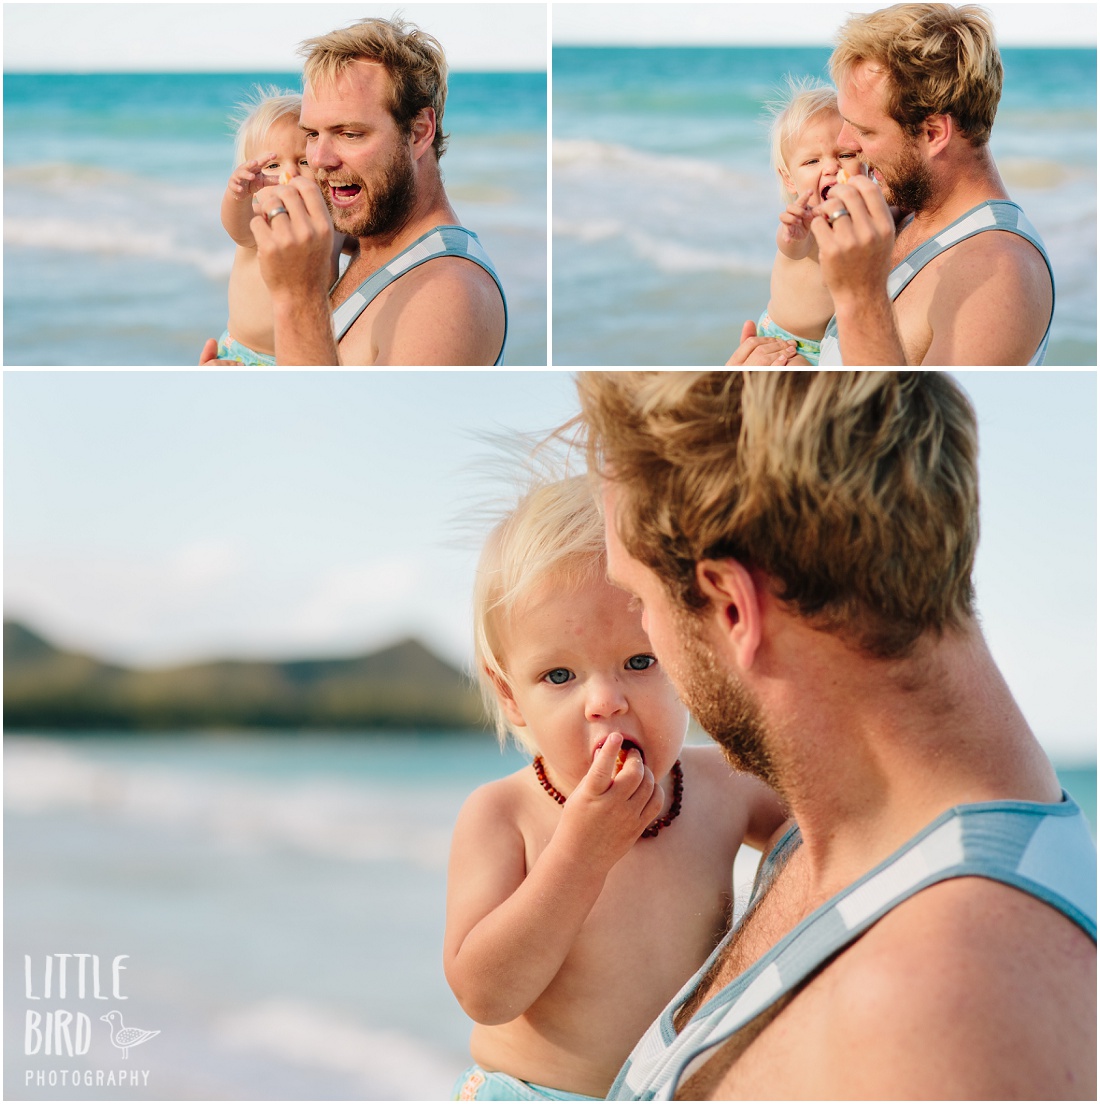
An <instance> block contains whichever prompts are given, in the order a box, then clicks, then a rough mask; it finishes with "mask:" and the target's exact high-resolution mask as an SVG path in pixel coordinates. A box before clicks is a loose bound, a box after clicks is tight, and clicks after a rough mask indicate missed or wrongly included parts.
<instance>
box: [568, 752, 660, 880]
mask: <svg viewBox="0 0 1100 1104" xmlns="http://www.w3.org/2000/svg"><path fill="white" fill-rule="evenodd" d="M622 746H623V737H622V735H621V733H618V732H615V733H612V734H611V735H610V736H608V738H607V740H606V741H605V742H604V745H603V747H601V748H600V749H599V750H598V751H597V752H596V754H595V755H594V756H593V758H592V766H591V767H589V768H588V773H587V774H586V775H585V776H584V778H583V779H581V784H580V785H579V786H578V787H577V788H576V789H575V790H574V791H573V792H572V793H571V794H570V795H569V800H568V801H567V802H566V803H565V809H564V810H563V813H562V828H563V829H565V830H566V831H567V832H569V833H570V834H573V833H576V836H577V847H578V850H580V851H582V853H583V854H584V857H585V861H586V862H591V863H596V864H599V865H602V866H604V867H605V868H606V869H608V870H610V869H611V867H612V866H614V865H615V863H617V862H618V861H619V859H621V858H622V857H623V856H624V855H625V854H626V853H627V852H628V851H629V850H630V849H631V847H633V846H634V844H635V843H636V842H637V841H638V838H639V836H641V834H642V832H644V831H645V829H646V828H648V827H649V825H650V824H651V823H652V822H653V821H654V820H655V819H656V818H657V817H658V816H660V814H661V807H662V806H663V805H664V801H665V795H664V791H663V790H662V789H661V787H660V786H658V785H657V783H656V780H655V779H654V777H653V772H652V771H651V770H650V769H649V767H647V766H646V765H645V763H644V762H643V761H642V757H641V755H640V754H639V753H638V751H637V750H636V749H634V748H631V749H630V750H629V751H628V752H627V753H626V755H625V757H623V759H622V760H621V764H622V765H621V766H620V752H621V751H622Z"/></svg>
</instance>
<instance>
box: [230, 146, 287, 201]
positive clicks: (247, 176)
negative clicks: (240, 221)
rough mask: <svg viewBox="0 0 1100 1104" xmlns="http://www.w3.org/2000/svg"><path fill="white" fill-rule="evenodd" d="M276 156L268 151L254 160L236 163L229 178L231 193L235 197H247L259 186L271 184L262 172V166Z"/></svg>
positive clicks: (254, 192) (258, 188) (263, 186)
mask: <svg viewBox="0 0 1100 1104" xmlns="http://www.w3.org/2000/svg"><path fill="white" fill-rule="evenodd" d="M276 156H277V155H276V154H274V153H268V154H265V155H264V156H263V157H259V158H257V159H256V160H255V161H246V162H245V163H244V164H243V165H238V166H237V167H236V168H235V169H234V170H233V175H232V176H230V178H229V190H230V191H231V192H232V193H233V195H234V196H235V197H236V198H237V199H248V198H249V197H250V196H253V195H255V194H256V193H257V192H258V191H259V190H260V189H261V188H266V187H267V186H268V185H269V184H271V181H270V180H269V179H268V178H267V177H266V176H264V174H263V167H264V165H266V164H267V163H268V162H269V161H271V160H272V159H273V158H274V157H276Z"/></svg>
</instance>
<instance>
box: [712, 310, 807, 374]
mask: <svg viewBox="0 0 1100 1104" xmlns="http://www.w3.org/2000/svg"><path fill="white" fill-rule="evenodd" d="M797 355H798V346H797V345H796V344H795V343H794V342H793V341H784V340H782V339H780V338H778V337H757V336H756V323H755V322H751V321H750V322H746V323H745V324H744V326H742V327H741V344H740V345H738V346H737V350H736V351H735V352H734V354H733V356H731V357H730V358H729V360H727V361H726V366H727V367H728V366H729V365H731V364H770V365H781V364H790V363H792V359H793V358H794V357H795V356H797ZM800 363H801V361H800Z"/></svg>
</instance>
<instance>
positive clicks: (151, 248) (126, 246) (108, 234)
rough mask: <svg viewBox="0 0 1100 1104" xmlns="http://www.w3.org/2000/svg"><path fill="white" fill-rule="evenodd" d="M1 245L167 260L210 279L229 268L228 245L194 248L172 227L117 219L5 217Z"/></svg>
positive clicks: (230, 250)
mask: <svg viewBox="0 0 1100 1104" xmlns="http://www.w3.org/2000/svg"><path fill="white" fill-rule="evenodd" d="M4 244H5V245H10V246H21V247H24V248H29V249H52V250H58V251H60V252H66V253H72V252H77V253H97V254H100V255H104V256H111V255H113V256H119V257H144V258H148V259H150V260H157V261H170V262H172V263H173V264H183V265H188V266H190V267H192V268H195V269H197V270H198V271H199V272H201V273H202V275H203V276H205V277H207V279H210V280H225V279H228V277H229V273H230V271H231V270H232V267H233V247H232V245H229V246H227V247H226V248H224V249H222V250H208V249H196V248H195V247H193V246H187V245H184V244H182V242H181V241H180V237H179V235H178V234H177V233H176V232H174V231H173V230H167V229H165V230H155V229H144V230H142V229H138V228H136V227H135V226H134V225H133V224H130V223H125V222H119V221H100V222H97V223H95V224H90V223H89V222H88V221H87V220H85V219H79V218H78V219H69V218H41V219H14V218H6V219H5V220H4Z"/></svg>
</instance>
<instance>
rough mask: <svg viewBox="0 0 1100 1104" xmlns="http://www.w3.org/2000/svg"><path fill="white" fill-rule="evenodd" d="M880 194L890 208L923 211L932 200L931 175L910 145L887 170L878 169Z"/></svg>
mask: <svg viewBox="0 0 1100 1104" xmlns="http://www.w3.org/2000/svg"><path fill="white" fill-rule="evenodd" d="M878 174H879V176H880V177H881V182H882V194H883V195H884V196H885V197H886V202H887V203H889V204H890V205H891V206H892V207H900V208H901V209H902V210H903V211H914V212H915V211H923V210H924V208H925V207H927V206H928V203H929V201H930V200H931V198H932V191H933V185H932V173H931V172H930V171H929V168H928V166H927V165H926V164H925V163H924V161H923V160H921V157H920V155H919V154H918V153H917V151H916V149H915V148H914V147H913V146H912V145H908V144H907V145H906V146H905V148H904V150H903V152H902V154H901V156H900V157H899V158H898V160H897V161H896V162H894V164H893V165H891V166H890V168H889V170H884V169H882V168H879V169H878Z"/></svg>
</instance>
